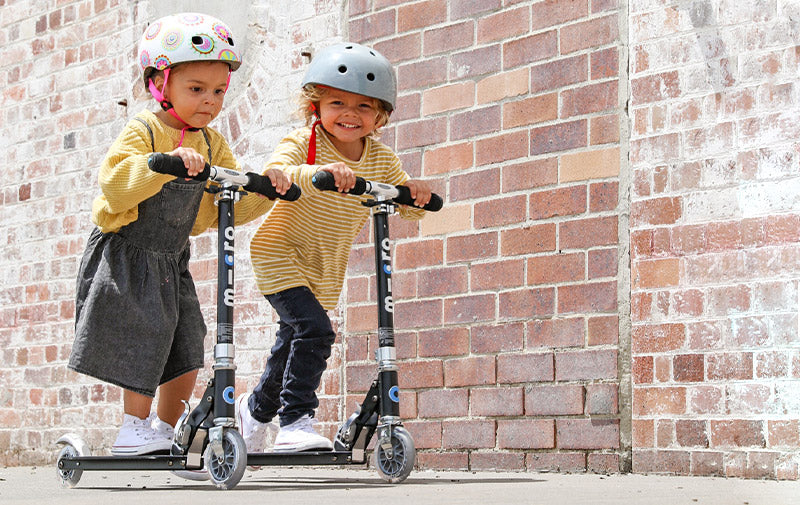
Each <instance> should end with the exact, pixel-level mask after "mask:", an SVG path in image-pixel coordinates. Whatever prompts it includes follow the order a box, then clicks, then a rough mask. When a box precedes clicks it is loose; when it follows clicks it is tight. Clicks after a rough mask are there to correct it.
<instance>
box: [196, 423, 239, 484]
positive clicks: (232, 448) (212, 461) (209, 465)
mask: <svg viewBox="0 0 800 505" xmlns="http://www.w3.org/2000/svg"><path fill="white" fill-rule="evenodd" d="M205 462H206V470H208V475H209V476H210V477H211V482H213V483H214V485H215V486H216V487H218V488H219V489H233V488H234V487H235V486H236V484H238V483H239V481H240V480H242V476H243V475H244V470H245V468H246V467H247V446H246V445H245V443H244V439H243V438H242V435H241V434H239V432H238V431H236V430H233V429H226V430H225V432H224V433H223V435H222V457H221V458H218V457H217V456H216V455H215V454H214V450H213V449H212V448H211V446H210V445H209V446H208V447H206V451H205Z"/></svg>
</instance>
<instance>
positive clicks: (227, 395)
mask: <svg viewBox="0 0 800 505" xmlns="http://www.w3.org/2000/svg"><path fill="white" fill-rule="evenodd" d="M234 391H235V389H234V388H233V386H228V387H226V388H225V389H223V390H222V399H223V400H225V403H228V404H230V405H233V402H235V401H236V399H235V398H234Z"/></svg>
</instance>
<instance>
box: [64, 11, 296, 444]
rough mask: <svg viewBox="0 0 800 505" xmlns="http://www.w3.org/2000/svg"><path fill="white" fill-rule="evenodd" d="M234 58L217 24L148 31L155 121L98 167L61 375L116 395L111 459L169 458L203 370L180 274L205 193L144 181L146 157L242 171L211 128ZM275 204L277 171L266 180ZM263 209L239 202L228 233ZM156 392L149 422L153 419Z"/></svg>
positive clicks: (189, 290)
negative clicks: (96, 382) (66, 371)
mask: <svg viewBox="0 0 800 505" xmlns="http://www.w3.org/2000/svg"><path fill="white" fill-rule="evenodd" d="M238 51H239V49H238V47H237V46H236V45H235V43H234V37H233V35H232V33H231V30H230V29H229V28H228V27H227V25H225V24H224V23H223V22H221V21H220V20H218V19H216V18H214V17H211V16H208V15H205V14H196V13H183V14H176V15H172V16H166V17H163V18H161V19H158V20H156V21H154V22H153V23H152V24H150V25H149V26H148V27H147V29H146V30H145V32H144V35H143V36H142V38H141V41H140V44H139V63H140V65H141V69H142V75H143V77H144V82H145V85H146V87H147V88H148V89H149V91H150V92H151V94H152V95H153V97H154V98H155V99H156V100H157V101H158V102H159V104H160V105H161V110H159V111H157V112H155V113H154V112H150V111H148V110H145V111H142V112H140V113H138V114H137V115H136V116H135V117H134V118H133V119H132V120H131V121H129V122H128V124H126V125H125V128H124V129H123V130H122V133H120V135H119V136H118V137H117V139H116V140H115V141H114V143H113V144H112V146H111V148H110V149H109V151H108V153H107V155H106V157H105V159H104V160H103V163H102V165H101V167H100V174H99V184H100V189H101V191H102V194H101V195H100V196H98V197H97V198H96V199H95V201H94V203H93V205H92V221H93V222H94V223H95V224H96V225H97V227H96V228H95V229H94V230H93V231H92V232H91V234H90V236H89V240H88V243H87V245H86V250H85V252H84V255H83V258H82V260H81V263H80V268H79V273H78V282H77V295H76V305H75V342H74V344H73V347H72V354H71V356H70V360H69V365H68V366H69V368H70V369H72V370H75V371H77V372H80V373H83V374H87V375H90V376H92V377H95V378H97V379H100V380H103V381H106V382H109V383H111V384H115V385H117V386H120V387H122V388H123V407H124V419H123V423H122V427H121V429H120V431H119V434H118V436H117V438H116V441H115V442H114V444H113V446H112V448H111V453H112V454H114V455H138V454H146V453H150V452H155V451H168V450H169V449H170V447H171V445H172V440H171V438H172V431H173V426H174V425H175V423H176V422H177V421H178V419H179V417H180V414H181V412H182V411H183V407H182V400H188V399H189V397H190V396H191V393H192V390H193V389H194V385H195V379H196V377H197V372H198V369H200V368H202V366H203V354H204V350H203V340H204V337H205V334H206V325H205V323H204V321H203V315H202V313H201V311H200V303H199V301H198V299H197V294H196V291H195V287H194V281H193V280H192V276H191V274H190V272H189V269H188V267H187V264H188V262H189V257H190V247H189V246H190V242H189V236H190V235H197V234H199V233H201V232H203V231H204V230H206V229H208V228H209V227H214V226H216V224H217V210H216V207H215V205H214V199H213V195H210V194H208V193H206V192H204V189H205V186H206V184H207V183H205V182H200V181H195V180H184V179H176V178H175V177H174V176H170V175H163V174H159V173H155V172H152V171H151V170H150V169H149V168H148V158H149V156H150V155H151V154H152V153H156V152H158V153H167V154H170V155H173V156H177V157H180V158H181V159H182V160H183V162H184V165H185V167H186V169H187V172H188V173H189V175H196V174H198V173H199V172H201V171H202V170H203V168H204V165H205V164H206V163H210V164H214V165H218V166H222V167H228V168H233V169H236V170H240V166H239V164H238V163H237V161H236V159H235V158H234V156H233V153H232V152H231V149H230V147H229V146H228V143H227V142H226V140H225V139H224V138H223V137H222V135H220V133H219V132H217V131H216V130H214V129H213V128H210V127H209V126H208V125H209V123H210V122H211V121H212V120H213V119H214V118H216V117H217V115H218V114H219V113H220V111H221V109H222V104H223V99H224V97H225V92H226V91H227V89H228V84H229V82H230V74H231V72H233V71H235V70H236V69H237V68H239V65H240V64H241V61H240V59H239V52H238ZM265 175H267V176H268V177H269V178H270V180H271V181H272V183H273V185H274V186H275V188H276V190H277V191H278V192H279V193H281V194H285V192H286V190H287V189H288V188H289V186H290V184H291V183H290V181H289V180H288V178H287V177H286V175H285V174H284V173H283V172H281V171H280V170H274V169H269V170H267V171H266V172H265ZM272 205H273V203H272V201H270V200H268V199H266V198H263V197H260V196H258V195H256V194H251V195H247V196H245V197H243V198H242V200H241V201H240V202H239V203H238V204H237V206H236V215H235V218H236V222H237V223H243V222H247V221H249V220H252V219H255V218H256V217H258V216H261V215H263V214H264V213H266V212H267V211H268V210H269V209H270V207H271V206H272ZM156 390H158V391H159V401H158V409H157V412H153V413H151V411H150V409H151V406H152V402H153V398H154V396H155V393H156Z"/></svg>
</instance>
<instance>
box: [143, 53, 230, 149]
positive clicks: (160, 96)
mask: <svg viewBox="0 0 800 505" xmlns="http://www.w3.org/2000/svg"><path fill="white" fill-rule="evenodd" d="M169 70H170V69H169V68H165V69H164V84H163V85H162V86H161V89H158V88H157V87H156V85H155V83H154V82H153V79H149V80H148V81H149V82H148V84H147V88H148V89H149V90H150V94H151V95H153V98H155V99H156V101H157V102H158V104H159V105H161V109H162V110H164V111H166V112H167V113H169V115H171V116H172V117H174V118H175V119H177V120H178V121H180V122H181V123H183V124H184V125H186V126H184V127H183V128H181V139H180V141H179V142H178V145H177V146H176V147H180V146H182V145H183V137H184V136H185V135H186V130H189V131H191V132H196V131H198V130H200V128H195V127H194V126H192V125H190V124H189V123H187V122H186V121H184V120H183V119H182V118H181V117H180V116H179V115H178V113H177V112H175V108H174V107H173V106H172V104H171V103H170V101H169V100H167V99H166V98H165V97H164V90H165V89H167V81H168V80H169ZM230 81H231V73H230V71H228V84H230ZM228 84H226V85H225V89H226V90H227V89H228Z"/></svg>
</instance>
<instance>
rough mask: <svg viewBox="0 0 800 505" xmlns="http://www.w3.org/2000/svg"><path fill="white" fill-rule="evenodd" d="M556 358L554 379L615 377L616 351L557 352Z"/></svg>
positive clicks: (570, 379)
mask: <svg viewBox="0 0 800 505" xmlns="http://www.w3.org/2000/svg"><path fill="white" fill-rule="evenodd" d="M555 358H556V380H557V381H572V380H593V379H615V378H616V377H617V351H616V350H611V349H598V350H595V349H592V350H581V351H568V352H559V353H556V355H555Z"/></svg>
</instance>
